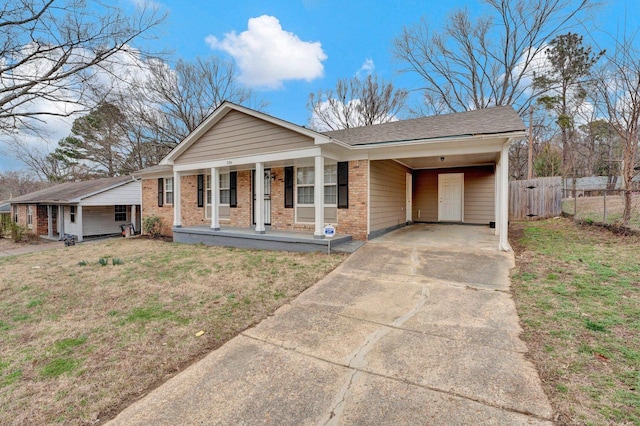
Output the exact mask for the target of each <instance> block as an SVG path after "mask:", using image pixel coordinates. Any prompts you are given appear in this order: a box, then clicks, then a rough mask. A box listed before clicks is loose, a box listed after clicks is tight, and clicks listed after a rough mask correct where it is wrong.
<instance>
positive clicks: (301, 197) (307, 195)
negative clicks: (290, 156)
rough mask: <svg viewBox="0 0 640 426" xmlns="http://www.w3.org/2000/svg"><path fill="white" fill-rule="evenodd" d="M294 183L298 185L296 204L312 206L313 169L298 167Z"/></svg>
mask: <svg viewBox="0 0 640 426" xmlns="http://www.w3.org/2000/svg"><path fill="white" fill-rule="evenodd" d="M296 183H297V185H298V204H313V195H314V191H313V184H314V183H315V173H314V168H313V167H298V171H297V175H296Z"/></svg>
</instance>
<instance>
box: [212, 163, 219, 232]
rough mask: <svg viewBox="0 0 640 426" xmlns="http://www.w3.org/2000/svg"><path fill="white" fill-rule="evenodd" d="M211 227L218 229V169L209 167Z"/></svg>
mask: <svg viewBox="0 0 640 426" xmlns="http://www.w3.org/2000/svg"><path fill="white" fill-rule="evenodd" d="M210 186H211V229H212V230H214V231H219V230H220V169H218V168H217V167H212V168H211V185H210Z"/></svg>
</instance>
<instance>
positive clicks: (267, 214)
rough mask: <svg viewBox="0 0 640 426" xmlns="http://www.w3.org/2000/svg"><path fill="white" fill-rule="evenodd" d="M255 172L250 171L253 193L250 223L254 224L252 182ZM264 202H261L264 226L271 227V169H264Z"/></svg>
mask: <svg viewBox="0 0 640 426" xmlns="http://www.w3.org/2000/svg"><path fill="white" fill-rule="evenodd" d="M255 176H256V171H255V170H252V171H251V188H252V191H251V192H252V193H253V206H251V216H252V217H253V219H252V222H253V224H254V225H255V224H256V217H255V205H256V189H255V187H254V182H255V181H256V178H255ZM263 185H264V202H263V212H262V214H263V215H264V224H265V225H271V169H264V179H263Z"/></svg>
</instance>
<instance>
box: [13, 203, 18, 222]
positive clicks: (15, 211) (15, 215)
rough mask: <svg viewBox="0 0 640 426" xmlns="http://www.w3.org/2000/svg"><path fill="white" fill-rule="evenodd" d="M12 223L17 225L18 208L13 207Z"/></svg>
mask: <svg viewBox="0 0 640 426" xmlns="http://www.w3.org/2000/svg"><path fill="white" fill-rule="evenodd" d="M13 222H14V223H18V206H17V205H15V206H13Z"/></svg>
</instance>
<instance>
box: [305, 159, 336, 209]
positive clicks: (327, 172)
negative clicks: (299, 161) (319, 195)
mask: <svg viewBox="0 0 640 426" xmlns="http://www.w3.org/2000/svg"><path fill="white" fill-rule="evenodd" d="M314 184H315V167H313V166H311V167H298V170H297V175H296V186H297V189H298V204H302V205H304V204H307V205H313V204H314V194H315V189H314ZM337 203H338V166H337V165H336V164H328V165H326V166H324V204H326V205H328V206H335V205H337Z"/></svg>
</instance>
